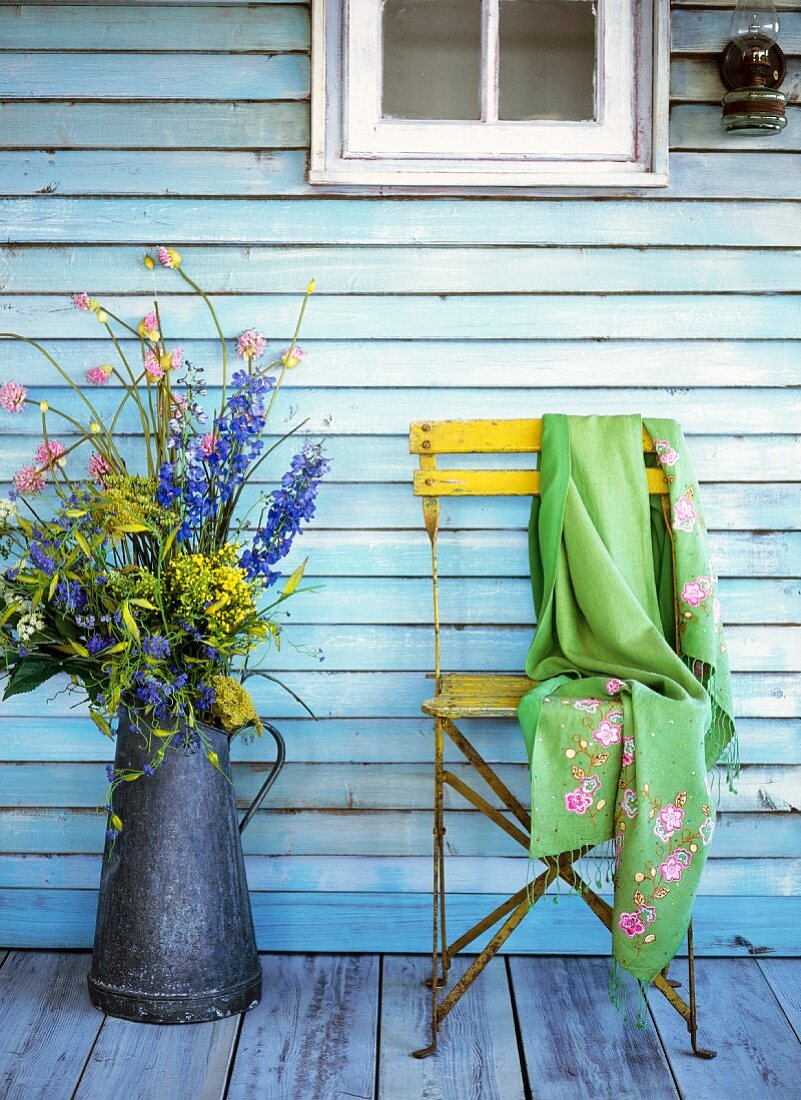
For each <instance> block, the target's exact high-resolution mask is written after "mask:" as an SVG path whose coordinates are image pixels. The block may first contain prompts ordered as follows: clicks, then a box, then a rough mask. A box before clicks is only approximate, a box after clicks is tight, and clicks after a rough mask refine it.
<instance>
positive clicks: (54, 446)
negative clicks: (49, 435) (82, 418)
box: [36, 439, 67, 467]
mask: <svg viewBox="0 0 801 1100" xmlns="http://www.w3.org/2000/svg"><path fill="white" fill-rule="evenodd" d="M66 453H67V448H66V447H65V446H64V444H63V443H59V442H58V440H57V439H48V441H47V443H40V444H39V447H38V449H37V451H36V461H37V462H38V463H39V465H40V466H43V467H47V466H53V465H57V466H65V465H66V463H67V460H66V458H64V455H65V454H66Z"/></svg>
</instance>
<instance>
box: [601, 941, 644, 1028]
mask: <svg viewBox="0 0 801 1100" xmlns="http://www.w3.org/2000/svg"><path fill="white" fill-rule="evenodd" d="M649 985H650V982H646V981H643V980H642V979H641V978H635V977H633V976H632V975H631V974H629V973H628V972H627V971H625V970H624V969H623V968H622V967H621V965H620V963H619V962H618V961H617V959H616V958H615V957H614V955H613V956H612V958H611V959H610V960H609V1000H610V1001H611V1003H612V1005H613V1006H614V1008H615V1009H616V1010H617V1011H618V1012H621V1013H622V1014H623V1022H624V1023H625V1022H626V1020H627V1019H628V1016H629V1012H630V1010H631V1008H632V1007H633V1008H634V1010H635V1013H636V1018H637V1027H638V1028H641V1029H642V1028H646V1027H648V996H647V994H648V986H649ZM632 999H633V1001H634V1004H633V1006H632V1003H631V1002H632Z"/></svg>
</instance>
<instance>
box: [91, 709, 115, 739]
mask: <svg viewBox="0 0 801 1100" xmlns="http://www.w3.org/2000/svg"><path fill="white" fill-rule="evenodd" d="M89 717H90V718H91V719H92V721H93V722H94V724H95V725H96V726H97V728H98V729H99V730H100V732H101V733H102V734H104V735H105V736H106V737H113V734H112V732H111V726H110V725H109V724H108V722H107V721H106V720H105V718H104V717H103V715H102V714H98V713H97V711H95V710H91V709H90V711H89Z"/></svg>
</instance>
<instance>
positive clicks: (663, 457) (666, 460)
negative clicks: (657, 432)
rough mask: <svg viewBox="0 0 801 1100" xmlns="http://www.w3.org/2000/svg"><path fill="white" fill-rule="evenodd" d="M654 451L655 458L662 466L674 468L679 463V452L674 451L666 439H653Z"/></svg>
mask: <svg viewBox="0 0 801 1100" xmlns="http://www.w3.org/2000/svg"><path fill="white" fill-rule="evenodd" d="M654 450H655V451H656V457H657V460H658V461H659V462H661V463H662V465H663V466H675V465H676V463H677V462H678V461H679V452H678V451H674V450H673V448H672V447H671V445H670V444H669V443H668V441H667V440H666V439H655V440H654Z"/></svg>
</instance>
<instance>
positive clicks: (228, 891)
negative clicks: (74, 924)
mask: <svg viewBox="0 0 801 1100" xmlns="http://www.w3.org/2000/svg"><path fill="white" fill-rule="evenodd" d="M264 728H265V729H266V730H267V731H268V732H269V733H270V734H271V735H272V736H273V738H274V739H275V742H276V749H277V754H276V760H275V763H274V764H273V766H272V768H271V770H270V772H269V774H268V776H267V779H266V780H265V782H264V784H263V785H262V787H261V790H260V791H259V793H258V794H257V796H256V798H255V799H254V801H253V803H252V805H251V806H250V808H249V809H248V811H247V813H246V814H245V816H244V818H243V819H242V822H241V824H239V823H238V822H237V809H236V800H235V796H234V788H233V785H232V782H231V762H230V754H229V740H230V739H229V736H228V735H227V734H226V733H224V732H222V731H220V730H217V729H213V728H211V727H210V726H203V732H204V735H205V737H207V738H208V741H209V743H210V745H211V748H212V749H213V751H214V752H216V753H217V757H218V760H219V769H220V770H219V771H215V769H214V768H213V767H212V766H211V765H210V763H209V761H208V760H207V759H206V756H205V754H204V753H203V752H196V753H193V754H187V755H184V754H182V753H179V752H169V753H168V755H167V758H166V759H165V761H164V763H163V764H162V765H161V766H160V767H158V768H156V770H155V772H154V774H153V775H152V776H148V777H142V778H140V779H137V780H136V781H134V782H131V783H121V784H120V785H119V786H118V787H117V788H116V790H115V794H114V809H115V812H116V813H117V814H118V815H119V816H120V817H121V818H122V820H123V823H124V830H123V833H122V835H121V836H120V837H118V839H117V840H116V842H114V843H112V842H111V841H110V840H107V841H106V850H105V852H104V858H103V870H102V874H101V879H100V895H99V898H98V904H97V924H96V928H95V941H94V952H93V955H92V966H91V970H90V971H89V979H88V980H89V996H90V997H91V1000H92V1003H93V1004H94V1005H95V1006H96V1007H97V1008H99V1009H101V1010H102V1011H103V1012H106V1013H108V1014H109V1015H110V1016H120V1017H122V1018H123V1019H127V1020H140V1021H143V1022H148V1023H160V1024H179V1023H196V1022H198V1021H200V1020H215V1019H220V1018H222V1017H223V1016H230V1015H234V1014H235V1013H238V1012H243V1011H245V1010H246V1009H248V1008H252V1007H253V1006H254V1005H256V1004H258V1002H259V998H260V996H261V967H260V964H259V958H258V955H257V953H256V938H255V934H254V930H253V916H252V914H251V909H250V899H249V897H248V887H247V880H246V878H245V864H244V858H243V855H242V844H241V841H240V834H241V833H242V831H243V830H244V829H245V827H246V826H247V824H248V823H249V821H250V820H251V818H252V816H253V814H254V812H255V811H256V810H257V809H258V807H259V805H260V804H261V802H262V800H263V799H264V796H265V795H266V794H267V791H268V790H269V789H270V787H271V786H272V784H273V782H274V781H275V779H276V777H277V775H278V772H279V771H280V770H281V767H282V766H283V763H284V757H285V752H284V743H283V739H282V737H281V735H280V733H279V732H278V731H277V730H276V729H275V727H273V726H271V725H270V724H269V723H268V722H264ZM146 731H147V723H146V722H145V721H144V720H143V718H142V716H141V715H139V714H137V713H136V712H135V711H134V712H129V711H121V713H120V721H119V729H118V733H117V751H116V757H115V769H117V770H129V769H132V770H138V771H141V770H143V765H144V764H147V763H149V762H150V757H151V755H152V750H151V751H149V750H148V747H147V742H148V736H147V732H146Z"/></svg>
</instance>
